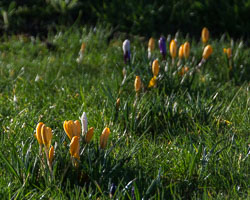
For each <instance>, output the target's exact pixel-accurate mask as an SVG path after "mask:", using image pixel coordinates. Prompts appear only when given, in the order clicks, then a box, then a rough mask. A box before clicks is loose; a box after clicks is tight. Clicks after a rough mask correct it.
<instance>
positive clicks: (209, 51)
mask: <svg viewBox="0 0 250 200" xmlns="http://www.w3.org/2000/svg"><path fill="white" fill-rule="evenodd" d="M212 53H213V49H212V46H211V45H207V46H206V47H205V49H204V51H203V54H202V57H203V59H205V60H207V59H208V57H209V56H210V55H211V54H212Z"/></svg>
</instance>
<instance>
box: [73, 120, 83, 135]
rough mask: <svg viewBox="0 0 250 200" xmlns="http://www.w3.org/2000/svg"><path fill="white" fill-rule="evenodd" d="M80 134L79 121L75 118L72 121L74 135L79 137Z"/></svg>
mask: <svg viewBox="0 0 250 200" xmlns="http://www.w3.org/2000/svg"><path fill="white" fill-rule="evenodd" d="M80 134H81V123H80V122H79V121H78V120H76V121H74V136H78V137H80Z"/></svg>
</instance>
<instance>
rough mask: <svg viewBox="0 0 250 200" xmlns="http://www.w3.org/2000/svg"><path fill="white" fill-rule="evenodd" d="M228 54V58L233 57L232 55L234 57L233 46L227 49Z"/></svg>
mask: <svg viewBox="0 0 250 200" xmlns="http://www.w3.org/2000/svg"><path fill="white" fill-rule="evenodd" d="M226 54H227V58H228V59H229V58H231V57H232V49H231V48H228V49H227V50H226Z"/></svg>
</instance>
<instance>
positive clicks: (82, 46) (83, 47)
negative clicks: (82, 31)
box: [80, 42, 86, 52]
mask: <svg viewBox="0 0 250 200" xmlns="http://www.w3.org/2000/svg"><path fill="white" fill-rule="evenodd" d="M85 46H86V45H85V43H84V42H83V43H82V45H81V49H80V51H81V52H84V50H85Z"/></svg>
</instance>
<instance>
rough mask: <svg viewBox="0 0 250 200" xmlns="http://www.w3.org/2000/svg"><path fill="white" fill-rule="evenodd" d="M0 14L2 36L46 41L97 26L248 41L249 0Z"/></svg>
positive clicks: (15, 6) (76, 1) (5, 0)
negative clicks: (61, 31)
mask: <svg viewBox="0 0 250 200" xmlns="http://www.w3.org/2000/svg"><path fill="white" fill-rule="evenodd" d="M0 11H1V16H0V31H1V33H6V32H7V33H29V34H32V35H37V34H38V35H41V36H46V35H47V33H48V30H56V29H57V28H58V25H63V26H65V25H66V26H71V25H72V24H76V25H82V24H90V25H93V24H96V23H97V22H102V23H105V24H106V25H110V26H111V27H115V31H122V32H129V33H132V34H139V35H143V36H151V35H153V36H155V37H158V36H159V35H160V34H168V33H171V34H173V33H175V32H176V31H178V30H181V32H182V33H183V34H187V33H189V34H190V35H192V36H195V37H197V38H198V37H200V31H201V28H202V27H204V26H206V27H208V29H209V30H210V32H211V34H212V35H213V36H218V35H220V34H222V33H227V34H228V36H230V37H233V38H244V39H245V40H249V36H250V35H249V33H250V20H249V19H250V0H241V1H238V0H228V1H213V0H165V1H164V0H158V1H149V0H138V1H133V0H128V1H124V0H123V1H121V0H110V1H104V0H102V1H101V0H84V1H83V0H67V1H65V0H36V1H35V3H34V1H33V0H22V1H20V0H14V1H9V0H2V1H0ZM115 31H114V32H115Z"/></svg>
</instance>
